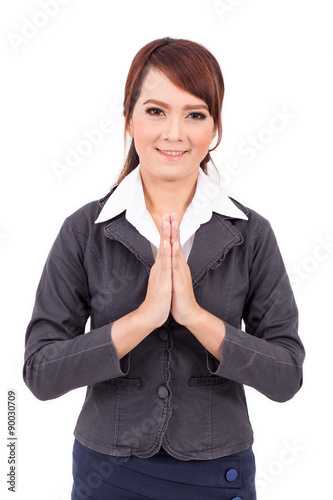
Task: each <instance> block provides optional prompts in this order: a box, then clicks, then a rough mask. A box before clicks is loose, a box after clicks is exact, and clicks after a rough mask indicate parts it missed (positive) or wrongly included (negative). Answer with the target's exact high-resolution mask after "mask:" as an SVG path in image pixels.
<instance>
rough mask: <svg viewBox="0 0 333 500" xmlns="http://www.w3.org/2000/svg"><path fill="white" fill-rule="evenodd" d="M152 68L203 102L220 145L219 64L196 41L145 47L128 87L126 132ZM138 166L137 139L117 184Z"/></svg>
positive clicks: (221, 93)
mask: <svg viewBox="0 0 333 500" xmlns="http://www.w3.org/2000/svg"><path fill="white" fill-rule="evenodd" d="M150 68H156V69H159V70H160V71H162V72H163V73H164V74H165V75H166V76H167V77H168V78H169V79H170V80H171V81H172V82H173V83H174V84H175V85H176V86H178V87H179V88H181V89H182V90H185V91H186V92H188V93H190V94H192V95H194V96H196V97H198V98H199V99H201V100H203V101H204V102H205V103H206V104H207V106H208V108H209V113H210V115H211V116H212V117H213V119H214V124H215V127H216V130H217V132H218V137H217V143H216V145H215V147H214V148H213V149H210V150H209V152H210V151H213V150H214V149H216V148H217V146H218V145H219V144H220V142H221V139H222V122H221V109H222V102H223V97H224V81H223V76H222V72H221V68H220V66H219V63H218V62H217V60H216V59H215V57H214V56H213V55H212V54H211V53H210V52H209V50H207V49H206V48H205V47H204V46H203V45H200V44H198V43H196V42H192V41H190V40H183V39H175V38H169V37H165V38H160V39H158V40H154V41H152V42H150V43H148V44H147V45H145V46H144V47H142V49H141V50H139V52H138V53H137V54H136V56H135V57H134V59H133V61H132V64H131V67H130V70H129V72H128V76H127V80H126V84H125V96H124V117H125V132H124V139H125V144H126V133H127V130H128V125H129V121H130V119H131V117H132V114H133V110H134V106H135V104H136V102H137V100H138V98H139V96H140V92H141V88H142V84H143V81H144V79H145V77H146V75H147V73H148V71H149V69H150ZM209 152H208V153H207V155H206V157H205V158H204V159H203V160H202V162H201V163H200V167H201V168H202V170H203V171H204V172H205V173H207V163H208V162H209V161H212V159H211V157H210V154H209ZM138 164H139V156H138V154H137V152H136V149H135V144H134V139H132V140H131V144H130V148H129V151H128V154H127V158H126V160H125V164H124V167H123V169H122V171H121V173H120V175H119V178H118V181H117V182H118V184H119V183H120V182H121V181H122V180H123V179H124V178H125V177H126V175H128V174H129V173H131V172H132V171H133V170H134V169H135V168H136V167H137V166H138Z"/></svg>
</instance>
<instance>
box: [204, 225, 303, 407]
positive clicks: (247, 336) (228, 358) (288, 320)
mask: <svg viewBox="0 0 333 500" xmlns="http://www.w3.org/2000/svg"><path fill="white" fill-rule="evenodd" d="M243 321H244V324H245V331H243V330H241V329H238V328H235V327H234V326H232V325H230V324H228V323H226V322H224V323H225V327H226V336H225V340H224V342H223V344H222V358H221V362H220V363H219V364H218V366H216V365H217V363H218V362H216V360H215V358H212V357H208V368H209V370H210V372H211V373H213V374H215V375H218V376H221V377H225V378H227V379H230V380H233V381H235V382H239V383H241V384H245V385H248V386H251V387H253V388H255V389H257V390H258V391H259V392H261V393H262V394H264V395H266V396H267V397H269V398H270V399H272V400H274V401H279V402H284V401H287V400H289V399H291V398H292V397H293V396H294V395H295V394H296V392H297V391H298V390H299V389H300V388H301V386H302V381H303V378H302V377H303V375H302V365H303V361H304V357H305V351H304V346H303V344H302V342H301V340H300V337H299V335H298V310H297V306H296V303H295V299H294V295H293V292H292V289H291V285H290V281H289V278H288V275H287V272H286V269H285V266H284V263H283V260H282V257H281V253H280V251H279V248H278V244H277V241H276V238H275V235H274V233H273V230H272V228H271V226H270V224H269V222H268V221H267V220H265V224H264V226H263V229H262V230H261V231H260V232H259V234H258V236H257V238H256V239H255V242H254V246H253V253H252V262H251V266H250V271H249V289H248V293H247V297H246V301H245V305H244V310H243Z"/></svg>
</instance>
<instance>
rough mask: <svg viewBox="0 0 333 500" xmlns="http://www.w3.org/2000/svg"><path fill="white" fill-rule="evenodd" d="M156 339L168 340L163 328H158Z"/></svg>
mask: <svg viewBox="0 0 333 500" xmlns="http://www.w3.org/2000/svg"><path fill="white" fill-rule="evenodd" d="M158 338H159V339H160V340H168V338H169V335H168V332H167V330H165V329H164V328H160V329H159V331H158Z"/></svg>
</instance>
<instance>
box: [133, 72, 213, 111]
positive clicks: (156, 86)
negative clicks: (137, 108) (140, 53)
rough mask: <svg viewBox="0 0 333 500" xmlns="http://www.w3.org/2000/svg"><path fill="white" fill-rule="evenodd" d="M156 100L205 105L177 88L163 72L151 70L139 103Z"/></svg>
mask: <svg viewBox="0 0 333 500" xmlns="http://www.w3.org/2000/svg"><path fill="white" fill-rule="evenodd" d="M154 98H156V99H160V100H164V101H165V100H167V99H168V100H171V101H173V100H174V101H175V102H180V101H181V102H184V103H185V104H191V103H192V104H193V103H194V104H199V103H200V104H205V102H204V101H202V100H201V99H200V98H198V97H196V96H194V95H193V94H190V93H189V92H186V90H183V89H181V88H179V87H177V86H176V85H175V84H174V83H173V82H172V81H171V80H170V79H169V78H168V77H167V76H166V75H165V74H164V73H163V72H162V71H160V70H158V69H156V68H150V69H149V71H148V73H147V75H146V77H145V79H144V81H143V83H142V87H141V93H140V96H139V101H143V100H146V99H154Z"/></svg>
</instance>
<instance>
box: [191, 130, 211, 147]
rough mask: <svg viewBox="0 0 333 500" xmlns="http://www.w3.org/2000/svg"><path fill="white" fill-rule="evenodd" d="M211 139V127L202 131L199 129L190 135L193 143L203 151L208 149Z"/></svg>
mask: <svg viewBox="0 0 333 500" xmlns="http://www.w3.org/2000/svg"><path fill="white" fill-rule="evenodd" d="M212 140H213V134H212V130H211V129H209V130H203V131H202V130H201V131H200V133H197V134H195V135H194V136H193V137H192V143H193V145H195V147H196V148H198V149H200V150H203V151H208V149H209V146H210V144H211V142H212Z"/></svg>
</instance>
